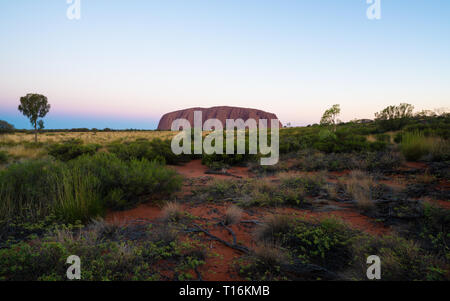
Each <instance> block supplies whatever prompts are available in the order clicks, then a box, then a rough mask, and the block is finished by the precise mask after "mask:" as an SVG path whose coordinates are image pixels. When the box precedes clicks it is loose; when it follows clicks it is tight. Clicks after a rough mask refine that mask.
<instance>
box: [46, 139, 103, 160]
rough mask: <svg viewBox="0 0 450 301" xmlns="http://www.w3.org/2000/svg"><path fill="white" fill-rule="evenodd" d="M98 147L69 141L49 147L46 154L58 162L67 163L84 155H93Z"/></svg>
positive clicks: (77, 141)
mask: <svg viewBox="0 0 450 301" xmlns="http://www.w3.org/2000/svg"><path fill="white" fill-rule="evenodd" d="M100 147H101V146H100V145H97V144H88V145H83V142H82V141H81V140H69V141H66V142H64V143H59V144H52V145H50V146H49V147H48V153H49V155H51V156H53V157H55V158H56V159H58V160H61V161H65V162H67V161H70V160H73V159H75V158H78V157H79V156H82V155H85V154H88V155H93V154H95V153H96V152H97V151H98V150H99V149H100Z"/></svg>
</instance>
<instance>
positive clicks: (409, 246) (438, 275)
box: [353, 235, 446, 281]
mask: <svg viewBox="0 0 450 301" xmlns="http://www.w3.org/2000/svg"><path fill="white" fill-rule="evenodd" d="M373 254H377V256H379V257H380V259H381V264H382V276H381V277H382V280H385V281H414V280H445V277H446V276H445V273H446V271H445V263H443V262H442V261H441V260H439V259H438V258H436V257H434V256H433V255H432V254H431V253H428V252H427V251H425V250H423V249H421V248H420V245H419V244H418V243H417V242H415V241H413V240H407V239H404V238H402V237H399V236H397V235H391V236H384V237H380V238H378V237H369V236H360V237H359V238H358V239H357V240H355V241H354V243H353V256H354V260H353V265H354V266H355V271H356V273H357V274H356V278H357V279H364V278H365V274H366V271H367V265H366V264H365V260H366V258H367V257H368V256H370V255H373Z"/></svg>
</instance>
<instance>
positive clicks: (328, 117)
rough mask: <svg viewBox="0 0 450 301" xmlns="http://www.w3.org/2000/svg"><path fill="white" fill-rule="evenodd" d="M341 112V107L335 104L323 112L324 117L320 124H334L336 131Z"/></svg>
mask: <svg viewBox="0 0 450 301" xmlns="http://www.w3.org/2000/svg"><path fill="white" fill-rule="evenodd" d="M339 114H341V107H340V106H339V105H338V104H337V105H333V106H332V107H331V108H330V109H328V110H326V111H325V113H323V116H322V119H321V120H320V125H325V126H330V125H331V126H333V131H334V132H336V125H337V123H338V120H337V117H338V116H339Z"/></svg>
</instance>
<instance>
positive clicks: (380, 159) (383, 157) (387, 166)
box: [361, 149, 405, 172]
mask: <svg viewBox="0 0 450 301" xmlns="http://www.w3.org/2000/svg"><path fill="white" fill-rule="evenodd" d="M363 158H364V159H362V160H363V162H364V164H362V165H361V167H362V168H363V169H366V170H368V171H380V172H383V171H394V170H396V169H398V168H399V167H401V166H402V164H403V163H404V161H405V158H404V157H403V155H402V154H401V153H400V152H398V151H395V150H393V149H386V150H384V151H380V152H369V153H367V154H366V155H365V156H364V157H363Z"/></svg>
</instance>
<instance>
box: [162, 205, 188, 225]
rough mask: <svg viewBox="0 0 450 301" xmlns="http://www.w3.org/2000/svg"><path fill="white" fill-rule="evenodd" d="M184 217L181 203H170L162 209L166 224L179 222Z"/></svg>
mask: <svg viewBox="0 0 450 301" xmlns="http://www.w3.org/2000/svg"><path fill="white" fill-rule="evenodd" d="M183 215H184V212H183V208H182V207H181V205H180V204H179V203H176V202H168V203H166V204H165V205H164V207H163V208H162V213H161V217H162V220H163V221H165V222H172V221H179V220H180V219H181V218H182V217H183Z"/></svg>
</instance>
